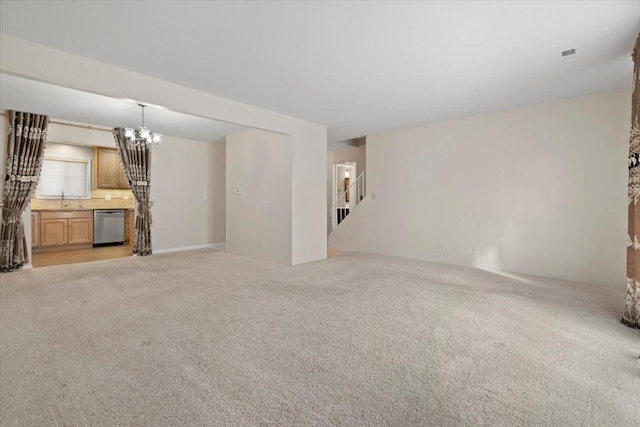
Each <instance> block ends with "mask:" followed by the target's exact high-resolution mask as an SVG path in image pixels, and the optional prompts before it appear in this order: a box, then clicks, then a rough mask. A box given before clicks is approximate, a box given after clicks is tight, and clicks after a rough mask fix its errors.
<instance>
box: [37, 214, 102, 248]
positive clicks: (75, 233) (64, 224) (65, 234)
mask: <svg viewBox="0 0 640 427" xmlns="http://www.w3.org/2000/svg"><path fill="white" fill-rule="evenodd" d="M39 216H40V221H39V222H40V224H39V230H40V233H39V234H40V235H39V238H40V245H39V247H35V246H34V249H45V248H48V249H51V250H54V249H59V250H64V249H71V248H75V247H91V246H93V211H92V210H84V211H40V212H39Z"/></svg>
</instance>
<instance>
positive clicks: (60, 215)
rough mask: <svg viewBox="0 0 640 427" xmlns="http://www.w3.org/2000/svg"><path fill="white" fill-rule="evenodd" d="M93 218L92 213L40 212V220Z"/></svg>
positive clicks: (87, 211) (89, 211)
mask: <svg viewBox="0 0 640 427" xmlns="http://www.w3.org/2000/svg"><path fill="white" fill-rule="evenodd" d="M64 218H93V211H92V210H86V211H40V219H64Z"/></svg>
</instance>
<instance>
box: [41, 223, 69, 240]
mask: <svg viewBox="0 0 640 427" xmlns="http://www.w3.org/2000/svg"><path fill="white" fill-rule="evenodd" d="M40 239H41V245H42V246H55V245H66V244H67V220H66V219H41V220H40Z"/></svg>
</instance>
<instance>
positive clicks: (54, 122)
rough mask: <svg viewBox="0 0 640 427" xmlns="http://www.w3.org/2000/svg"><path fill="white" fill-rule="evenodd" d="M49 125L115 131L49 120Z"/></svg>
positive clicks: (6, 114) (3, 114)
mask: <svg viewBox="0 0 640 427" xmlns="http://www.w3.org/2000/svg"><path fill="white" fill-rule="evenodd" d="M0 116H4V117H9V114H8V113H2V114H0ZM49 124H54V125H62V126H71V127H74V128H81V129H89V130H99V131H102V132H109V133H113V129H105V128H97V127H93V126H89V125H75V124H73V123H64V122H56V121H55V120H49Z"/></svg>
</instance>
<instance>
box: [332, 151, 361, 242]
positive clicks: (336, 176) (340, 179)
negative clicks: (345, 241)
mask: <svg viewBox="0 0 640 427" xmlns="http://www.w3.org/2000/svg"><path fill="white" fill-rule="evenodd" d="M356 178H357V176H356V162H345V163H336V164H334V165H333V184H332V193H333V195H332V208H331V216H332V229H334V228H336V227H337V226H338V224H340V223H341V222H342V221H343V220H344V219H345V218H346V217H347V215H349V211H350V209H351V206H352V204H353V201H354V200H353V197H355V194H353V187H352V184H353V182H354V180H355V179H356Z"/></svg>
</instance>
